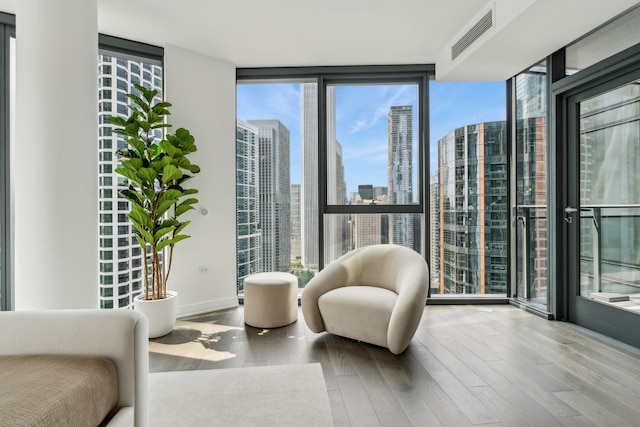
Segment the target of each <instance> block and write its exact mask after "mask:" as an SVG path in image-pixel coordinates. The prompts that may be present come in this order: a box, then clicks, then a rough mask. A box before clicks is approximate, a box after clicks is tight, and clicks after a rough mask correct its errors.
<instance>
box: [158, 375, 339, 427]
mask: <svg viewBox="0 0 640 427" xmlns="http://www.w3.org/2000/svg"><path fill="white" fill-rule="evenodd" d="M149 403H150V405H149V425H150V426H154V427H158V426H171V427H175V426H189V427H194V426H243V427H244V426H261V427H264V426H318V427H320V426H333V425H334V424H333V416H332V415H331V407H330V406H329V397H328V395H327V388H326V384H325V382H324V377H323V374H322V366H321V365H320V364H319V363H311V364H301V365H284V366H262V367H249V368H234V369H211V370H201V371H179V372H157V373H151V374H149Z"/></svg>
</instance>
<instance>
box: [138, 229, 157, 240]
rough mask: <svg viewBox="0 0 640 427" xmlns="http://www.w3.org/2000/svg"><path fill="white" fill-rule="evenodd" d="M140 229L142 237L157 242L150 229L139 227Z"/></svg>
mask: <svg viewBox="0 0 640 427" xmlns="http://www.w3.org/2000/svg"><path fill="white" fill-rule="evenodd" d="M138 231H139V232H140V235H141V236H142V238H143V239H144V240H145V241H147V242H148V243H151V244H153V243H154V242H155V240H153V236H152V235H151V233H150V232H149V231H148V230H145V229H144V228H138Z"/></svg>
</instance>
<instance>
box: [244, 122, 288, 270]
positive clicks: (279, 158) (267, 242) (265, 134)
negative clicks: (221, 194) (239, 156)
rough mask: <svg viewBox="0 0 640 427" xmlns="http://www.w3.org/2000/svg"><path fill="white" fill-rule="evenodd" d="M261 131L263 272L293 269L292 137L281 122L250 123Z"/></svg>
mask: <svg viewBox="0 0 640 427" xmlns="http://www.w3.org/2000/svg"><path fill="white" fill-rule="evenodd" d="M248 122H249V123H250V124H252V125H254V126H255V127H256V128H257V129H258V158H259V166H258V169H259V173H258V177H259V178H258V195H259V198H260V229H261V232H262V241H261V255H260V258H261V260H260V264H261V269H262V271H289V270H290V269H291V209H290V205H291V196H290V191H291V167H290V164H289V162H290V155H289V153H290V136H289V129H287V128H286V127H285V126H284V124H282V122H280V121H279V120H248Z"/></svg>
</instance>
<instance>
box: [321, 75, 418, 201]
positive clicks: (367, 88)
mask: <svg viewBox="0 0 640 427" xmlns="http://www.w3.org/2000/svg"><path fill="white" fill-rule="evenodd" d="M326 96H327V98H326V102H327V178H326V179H327V203H328V204H330V205H345V204H372V203H373V204H390V205H411V204H417V203H418V194H419V188H418V144H417V141H418V138H417V132H418V113H419V112H418V85H417V84H408V85H407V84H370V85H364V84H363V85H329V86H327V94H326ZM374 187H376V188H377V189H378V192H377V194H376V198H374V194H373V188H374ZM385 188H386V190H384V189H385Z"/></svg>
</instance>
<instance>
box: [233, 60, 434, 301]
mask: <svg viewBox="0 0 640 427" xmlns="http://www.w3.org/2000/svg"><path fill="white" fill-rule="evenodd" d="M428 68H429V67H413V68H412V69H410V68H407V67H405V68H404V69H402V70H401V71H400V72H398V71H396V70H400V68H398V67H388V69H386V70H381V71H380V70H379V69H378V70H374V69H373V68H371V67H369V68H365V67H363V68H357V69H349V70H347V72H345V70H344V69H340V70H338V71H339V72H336V70H332V71H331V72H326V73H324V71H328V70H326V69H325V70H316V71H315V72H309V70H300V71H301V74H300V75H299V76H298V77H296V78H295V79H292V78H291V77H290V76H287V77H286V78H274V76H273V75H271V76H268V77H265V76H264V74H262V75H260V74H261V73H262V72H265V73H267V74H269V73H271V70H261V71H259V72H258V73H257V74H253V73H252V70H246V71H240V72H239V79H238V86H237V117H238V123H237V133H236V134H237V138H236V165H237V171H236V191H237V224H236V228H237V246H238V255H237V263H238V291H239V293H242V290H243V289H242V282H243V280H244V278H245V277H246V276H247V275H249V274H252V273H256V272H259V271H290V272H292V273H294V274H295V275H296V276H297V277H298V283H299V286H300V287H301V288H302V287H304V286H305V284H306V283H307V282H308V281H309V280H310V279H311V278H312V277H313V275H314V274H315V273H316V272H317V271H318V269H320V268H322V267H323V266H324V265H326V264H328V263H329V262H331V261H333V260H335V259H336V258H337V257H339V256H341V255H342V254H344V253H346V252H347V251H349V250H351V249H354V248H356V247H360V246H366V245H370V244H375V243H396V244H402V245H404V246H409V247H411V248H413V249H415V250H416V251H418V252H420V253H425V252H424V251H425V247H427V246H428V242H427V243H426V244H425V240H426V239H425V233H424V230H425V215H424V211H425V200H426V197H425V195H424V194H425V188H424V185H423V183H424V182H425V181H424V180H423V179H422V178H421V177H422V176H423V174H424V173H425V170H426V168H425V162H424V161H423V160H422V159H423V158H424V155H425V153H426V146H425V143H424V141H423V139H422V135H424V134H425V132H426V126H427V120H426V117H427V116H426V111H427V110H426V107H425V105H424V103H425V101H426V99H427V96H426V91H427V76H428V73H427V71H428ZM391 69H393V71H390V70H391ZM372 70H373V71H374V72H372ZM288 72H290V70H289V71H288ZM276 74H277V73H276ZM311 76H313V77H311ZM318 76H321V77H320V78H319V77H318Z"/></svg>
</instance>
